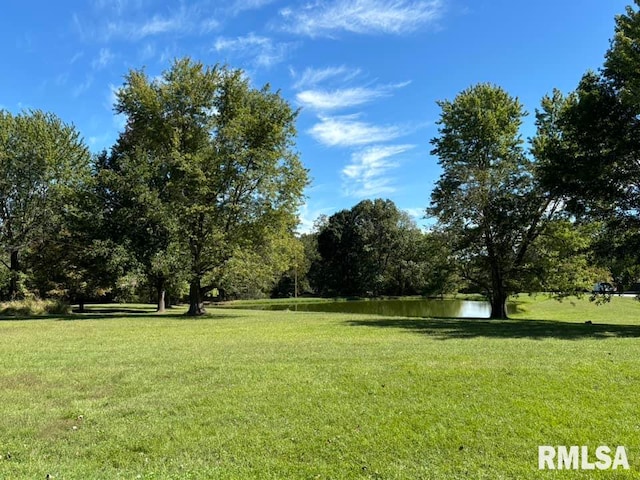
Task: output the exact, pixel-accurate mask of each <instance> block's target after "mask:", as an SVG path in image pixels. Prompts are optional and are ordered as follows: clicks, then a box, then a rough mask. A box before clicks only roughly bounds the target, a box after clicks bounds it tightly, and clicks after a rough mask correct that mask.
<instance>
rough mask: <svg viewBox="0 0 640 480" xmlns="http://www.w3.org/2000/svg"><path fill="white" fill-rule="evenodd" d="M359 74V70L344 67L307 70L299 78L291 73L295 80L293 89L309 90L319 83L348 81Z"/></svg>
mask: <svg viewBox="0 0 640 480" xmlns="http://www.w3.org/2000/svg"><path fill="white" fill-rule="evenodd" d="M359 74H360V69H355V68H348V67H345V66H340V67H326V68H307V69H305V71H304V72H302V74H301V75H300V76H298V75H297V74H296V73H295V72H292V75H293V76H294V78H296V81H295V83H294V84H293V88H295V89H301V88H311V87H314V86H316V85H318V84H319V83H322V82H324V81H326V80H330V79H333V78H336V77H338V78H340V79H341V80H342V81H348V80H351V79H353V78H355V77H356V76H358V75H359Z"/></svg>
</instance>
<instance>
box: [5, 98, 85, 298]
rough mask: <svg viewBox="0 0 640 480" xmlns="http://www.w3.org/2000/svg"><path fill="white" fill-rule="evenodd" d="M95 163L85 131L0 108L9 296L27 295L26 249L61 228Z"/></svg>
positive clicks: (50, 117)
mask: <svg viewBox="0 0 640 480" xmlns="http://www.w3.org/2000/svg"><path fill="white" fill-rule="evenodd" d="M90 163H91V156H90V154H89V150H88V148H87V147H86V146H85V145H84V143H83V142H82V140H81V138H80V135H79V133H78V132H77V131H76V129H75V128H74V127H73V126H71V125H67V124H65V123H64V122H62V120H60V119H59V118H58V117H56V116H55V115H53V114H51V113H44V112H41V111H33V112H24V113H21V114H18V115H15V116H14V115H12V114H11V113H9V112H7V111H4V110H0V172H2V175H0V248H2V250H3V252H4V253H5V254H6V255H7V256H8V262H7V261H5V260H3V261H2V263H3V265H4V267H6V268H8V269H9V271H10V283H9V290H8V296H9V297H11V298H13V297H15V296H19V295H21V294H22V293H23V292H21V285H20V283H21V282H20V278H21V274H22V273H23V268H22V265H21V262H20V255H21V253H22V252H24V251H25V250H26V249H28V248H30V247H32V246H34V244H36V243H37V242H39V241H40V240H41V239H42V238H44V237H45V236H46V235H47V234H48V233H50V232H51V231H53V230H56V229H58V228H59V227H60V224H61V222H62V218H61V217H62V214H63V213H64V212H65V211H67V210H69V209H70V208H73V199H72V196H73V195H74V193H75V192H76V191H78V190H82V188H83V184H84V183H85V182H86V181H87V180H88V178H89V175H90Z"/></svg>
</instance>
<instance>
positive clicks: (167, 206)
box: [0, 0, 640, 318]
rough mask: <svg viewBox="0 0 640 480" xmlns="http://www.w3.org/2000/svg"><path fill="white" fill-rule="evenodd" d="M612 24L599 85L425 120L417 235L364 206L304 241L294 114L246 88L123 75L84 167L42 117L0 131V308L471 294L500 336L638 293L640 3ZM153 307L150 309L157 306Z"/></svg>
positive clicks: (24, 117) (183, 68)
mask: <svg viewBox="0 0 640 480" xmlns="http://www.w3.org/2000/svg"><path fill="white" fill-rule="evenodd" d="M634 3H635V6H636V8H635V9H634V8H633V7H632V6H628V7H627V8H626V10H625V12H624V13H623V14H621V15H618V16H617V17H616V19H615V31H614V37H613V39H612V40H611V43H610V46H609V49H608V51H607V53H606V56H605V61H604V65H603V68H602V69H600V70H599V71H598V72H587V73H585V75H584V76H583V77H582V79H581V81H580V82H579V84H578V86H577V88H576V90H575V91H574V92H571V93H570V94H568V95H563V94H562V93H561V92H559V91H557V90H554V91H553V92H552V93H551V94H550V95H547V96H545V97H544V98H543V99H542V101H541V105H540V108H539V109H536V112H535V115H536V127H537V130H536V134H535V136H534V137H533V138H532V139H529V142H528V143H529V147H528V148H526V147H525V142H524V141H523V139H522V136H521V133H520V128H521V125H522V119H523V118H524V116H525V115H526V114H527V113H526V112H525V111H524V108H523V106H522V105H521V104H520V102H519V100H518V99H517V98H516V97H512V96H511V95H510V94H509V93H508V92H506V91H505V90H503V89H502V88H500V87H499V86H496V85H492V84H486V83H480V84H477V85H473V86H471V87H469V88H467V89H465V90H464V91H462V92H460V93H459V94H458V95H457V96H456V97H455V98H454V99H453V100H443V101H440V102H438V105H439V107H440V109H441V114H440V119H439V121H438V122H437V125H438V135H437V136H436V137H435V138H433V139H432V140H431V144H432V146H433V150H432V152H431V153H432V155H434V156H436V157H437V158H438V163H439V165H440V167H441V169H442V175H441V176H440V179H439V180H438V182H437V183H436V185H435V188H434V189H433V192H432V194H431V202H430V205H429V207H428V208H426V209H425V214H426V215H428V216H430V217H433V218H435V219H436V221H437V223H436V224H435V226H434V228H433V229H432V230H431V231H428V232H423V231H421V230H420V229H418V228H417V227H416V225H415V223H414V222H412V221H411V219H410V218H409V217H408V216H407V214H406V213H404V212H402V211H400V210H399V209H398V208H397V207H396V206H395V205H394V204H393V202H391V201H390V200H383V199H376V200H364V201H362V202H360V203H358V204H357V205H355V206H354V207H352V208H351V209H346V210H342V211H340V212H336V213H335V214H334V215H332V216H330V217H322V218H320V219H318V221H317V223H316V228H315V230H314V232H312V233H310V234H305V235H297V234H296V227H297V223H298V219H297V210H298V208H299V206H300V205H301V202H302V198H303V191H304V188H305V187H306V185H307V184H308V172H307V170H306V169H305V168H304V166H303V165H302V163H301V161H300V159H299V158H298V155H297V153H296V152H295V137H296V129H295V120H296V117H297V114H298V112H297V111H295V110H294V109H292V108H291V106H290V105H289V104H288V102H287V101H286V100H285V99H283V98H282V96H281V95H280V92H274V91H272V90H271V88H270V87H269V85H265V86H264V87H262V88H254V87H252V86H251V85H250V83H249V81H248V79H247V78H246V76H245V75H244V73H243V72H242V71H241V70H234V69H231V68H228V67H222V66H219V65H215V66H213V67H208V66H205V65H203V64H202V63H199V62H194V61H192V60H191V59H189V58H184V59H179V60H176V61H175V62H174V63H173V65H172V66H171V68H170V69H169V70H167V71H165V72H164V73H163V75H162V76H161V77H159V78H154V79H152V78H149V77H148V76H147V75H146V73H145V72H144V70H131V71H130V72H129V73H128V75H127V76H126V77H125V81H124V84H123V86H122V87H121V88H120V89H119V90H118V93H117V99H116V104H115V111H116V112H117V113H120V114H123V115H124V116H125V118H126V126H125V128H124V130H123V131H122V132H121V133H120V135H119V137H118V140H117V142H116V144H115V145H114V146H113V147H112V148H111V150H110V151H109V152H106V151H105V152H101V153H99V154H97V155H92V154H91V153H90V152H89V150H88V148H87V147H86V145H84V143H83V142H82V140H81V139H80V136H79V134H78V132H77V131H76V130H75V128H74V127H73V126H70V125H67V124H64V123H63V122H62V121H60V119H58V118H57V117H56V116H55V115H54V114H52V113H44V112H40V111H33V112H24V113H21V114H17V115H12V114H11V113H9V112H7V111H5V110H2V111H0V172H1V174H0V248H1V252H0V298H5V299H6V298H10V299H11V298H20V297H24V296H27V295H37V296H40V297H54V298H61V299H65V300H67V301H73V302H77V303H79V304H80V307H81V308H82V305H83V303H84V302H85V301H86V300H88V299H97V298H111V299H124V300H130V299H134V298H141V296H149V295H153V297H154V298H155V301H156V302H157V308H158V311H163V310H164V308H165V306H166V304H171V303H172V301H176V300H178V299H179V300H182V299H188V301H189V314H191V315H199V314H202V313H204V299H205V297H207V296H211V295H212V293H214V292H215V293H216V294H217V295H218V296H219V297H220V298H234V297H236V298H237V297H251V296H268V295H272V296H288V295H290V296H297V295H298V292H303V293H306V294H313V295H325V296H327V295H328V296H379V295H417V294H420V295H426V294H440V293H450V292H456V291H463V290H465V291H474V292H479V293H481V294H483V295H485V296H486V298H487V299H488V300H489V301H490V302H491V307H492V309H491V317H492V318H506V316H507V312H506V307H505V302H506V299H507V297H508V296H509V295H511V294H513V293H519V292H533V291H552V292H556V293H557V294H558V295H569V294H577V293H580V292H583V291H585V290H589V289H590V288H591V287H592V286H593V284H594V283H596V282H598V281H603V280H613V281H614V282H616V283H624V284H632V283H635V282H638V279H639V278H640V213H639V212H640V80H639V79H638V76H637V72H638V69H639V68H640V13H639V11H638V10H637V8H638V7H640V0H634ZM150 292H152V293H150Z"/></svg>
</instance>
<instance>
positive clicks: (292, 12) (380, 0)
mask: <svg viewBox="0 0 640 480" xmlns="http://www.w3.org/2000/svg"><path fill="white" fill-rule="evenodd" d="M442 12H443V2H442V0H333V1H331V2H317V3H315V4H312V5H308V6H306V7H302V8H300V9H292V8H287V9H284V10H281V12H280V14H281V16H282V17H283V18H284V20H285V24H286V25H285V27H284V29H285V30H287V31H289V32H291V33H296V34H300V35H307V36H310V37H317V36H331V35H332V34H333V33H334V32H339V31H346V32H352V33H360V34H378V33H385V34H406V33H410V32H413V31H415V30H418V29H419V28H421V27H424V26H426V25H430V24H433V23H434V22H436V21H437V20H438V19H439V18H440V17H441V15H442Z"/></svg>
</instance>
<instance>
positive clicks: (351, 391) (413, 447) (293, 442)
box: [0, 297, 640, 479]
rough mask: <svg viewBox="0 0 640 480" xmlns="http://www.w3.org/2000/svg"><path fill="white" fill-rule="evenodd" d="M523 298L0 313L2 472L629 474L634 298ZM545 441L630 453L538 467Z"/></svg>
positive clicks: (633, 425)
mask: <svg viewBox="0 0 640 480" xmlns="http://www.w3.org/2000/svg"><path fill="white" fill-rule="evenodd" d="M520 301H521V302H522V305H521V310H522V311H521V313H519V314H518V315H517V316H518V318H517V319H515V320H510V321H484V320H442V319H406V318H389V317H387V318H380V317H373V316H366V315H341V314H324V313H298V312H267V311H250V310H218V309H212V310H210V312H211V313H210V315H209V316H207V317H204V318H197V319H189V318H185V317H183V316H181V315H180V314H181V313H182V312H183V310H180V309H176V311H175V312H171V313H170V314H167V315H155V314H153V313H148V314H145V313H130V312H125V313H94V314H92V315H86V316H79V315H72V316H69V317H65V318H58V319H55V318H45V319H30V320H26V319H24V320H7V319H4V320H2V321H0V367H1V370H0V455H1V459H0V478H1V479H22V478H24V479H45V478H46V476H47V475H50V476H51V477H52V478H54V479H112V478H113V479H115V478H122V479H151V478H153V479H190V478H193V479H217V478H220V479H230V478H233V479H298V478H299V479H315V478H318V479H351V478H353V479H367V478H375V479H526V478H543V479H544V478H554V479H555V478H568V479H574V478H607V479H610V478H640V401H639V398H640V302H637V301H635V300H633V299H628V298H617V297H616V298H614V299H613V301H612V303H611V304H607V305H602V306H595V305H593V304H591V303H589V302H588V301H587V300H586V299H583V300H573V301H571V300H565V301H564V302H562V303H558V302H556V301H555V300H547V299H545V298H544V297H538V298H537V299H530V298H528V297H523V298H521V299H520ZM149 308H150V307H149ZM587 320H590V321H591V322H592V324H585V321H587ZM539 445H567V446H570V445H586V446H588V447H589V448H590V450H591V451H593V452H595V448H596V447H598V446H600V445H608V446H610V447H611V448H612V449H615V447H616V446H618V445H622V446H624V447H625V448H626V452H627V454H628V457H629V463H630V467H631V468H630V470H628V471H622V470H616V471H612V472H601V471H584V472H576V471H566V470H565V471H556V472H551V471H539V470H538V446H539ZM591 460H594V459H593V458H592V459H591Z"/></svg>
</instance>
